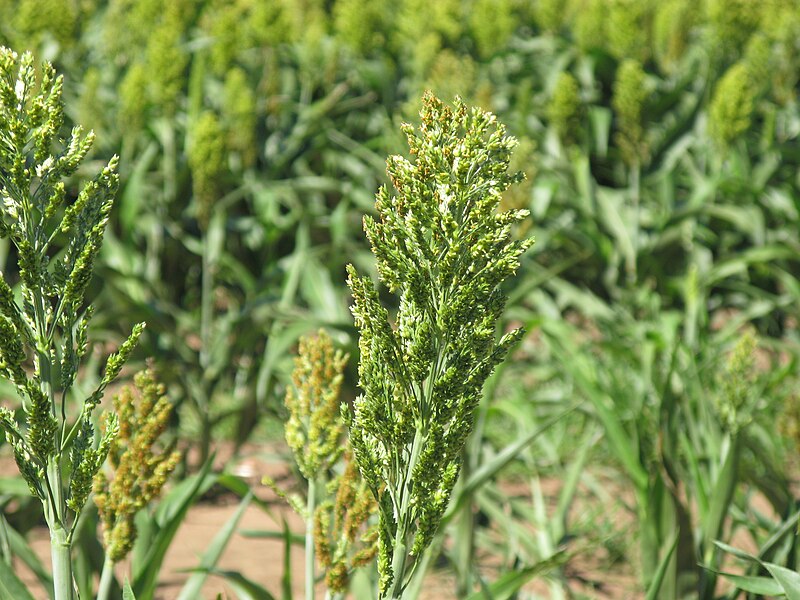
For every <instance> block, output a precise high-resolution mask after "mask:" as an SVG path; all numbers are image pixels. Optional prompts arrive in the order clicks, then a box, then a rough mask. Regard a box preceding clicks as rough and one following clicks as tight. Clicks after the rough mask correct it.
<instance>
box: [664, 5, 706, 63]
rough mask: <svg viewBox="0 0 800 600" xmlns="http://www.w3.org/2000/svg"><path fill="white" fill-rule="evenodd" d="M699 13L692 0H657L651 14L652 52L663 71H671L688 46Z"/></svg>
mask: <svg viewBox="0 0 800 600" xmlns="http://www.w3.org/2000/svg"><path fill="white" fill-rule="evenodd" d="M699 19H700V14H699V11H698V9H697V5H696V3H695V2H693V0H667V1H666V2H659V3H658V5H657V6H656V9H655V14H654V16H653V54H654V56H655V58H656V60H657V61H658V65H659V66H660V67H661V69H662V70H663V71H666V72H672V71H673V70H674V69H675V68H676V67H677V65H678V64H679V62H680V60H681V58H682V57H683V55H684V53H685V52H686V50H687V49H688V48H689V43H690V38H689V36H690V34H691V32H692V29H693V28H694V27H695V26H696V25H697V24H698V22H699Z"/></svg>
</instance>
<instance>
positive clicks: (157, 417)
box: [94, 368, 181, 600]
mask: <svg viewBox="0 0 800 600" xmlns="http://www.w3.org/2000/svg"><path fill="white" fill-rule="evenodd" d="M114 410H115V411H116V414H117V417H118V419H119V434H118V435H117V437H116V438H115V439H114V440H113V441H112V442H111V446H110V449H109V453H108V458H109V460H108V462H109V463H110V466H111V467H113V476H112V477H109V475H107V474H106V473H105V472H104V471H102V470H101V471H100V472H99V473H98V474H97V475H96V476H95V478H94V489H95V496H94V502H95V504H96V505H97V510H98V512H99V513H100V521H101V522H102V523H103V537H104V540H105V546H106V559H105V564H104V565H103V573H102V576H101V577H100V588H99V590H98V592H97V600H106V599H107V598H108V597H109V592H110V590H111V580H112V577H113V567H114V565H115V564H116V563H118V562H119V561H121V560H122V559H124V558H125V557H126V556H127V555H128V553H129V552H130V551H131V549H132V548H133V543H134V541H135V540H136V524H135V522H134V517H136V513H138V512H139V511H140V510H141V509H142V508H144V507H145V506H147V505H148V503H149V502H150V501H151V500H153V498H156V497H157V496H158V495H159V494H160V493H161V489H162V488H163V487H164V484H165V483H166V481H167V478H168V477H169V476H170V473H172V471H173V470H175V467H176V466H177V464H178V461H179V460H180V458H181V455H180V452H177V451H174V450H172V449H171V447H169V446H168V447H166V448H164V449H163V450H160V449H159V447H158V446H159V444H160V438H161V435H162V434H163V433H164V431H165V430H166V428H167V425H168V423H169V417H170V413H171V412H172V404H170V402H169V400H168V399H167V397H166V395H165V389H164V386H163V385H161V384H160V383H158V381H156V378H155V374H154V373H153V371H152V369H150V368H148V369H146V370H144V371H141V372H140V373H137V374H136V377H135V378H134V387H131V386H126V387H124V388H123V389H122V391H121V392H120V393H119V394H117V395H116V396H114Z"/></svg>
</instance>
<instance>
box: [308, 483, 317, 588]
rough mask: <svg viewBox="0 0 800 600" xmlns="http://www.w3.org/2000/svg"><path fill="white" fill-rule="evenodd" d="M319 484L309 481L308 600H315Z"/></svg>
mask: <svg viewBox="0 0 800 600" xmlns="http://www.w3.org/2000/svg"><path fill="white" fill-rule="evenodd" d="M316 495H317V482H316V480H315V479H314V478H313V477H312V478H311V479H309V480H308V500H307V504H306V510H307V511H308V515H307V516H306V600H314V582H315V581H316V577H315V576H314V567H315V564H314V511H315V510H316Z"/></svg>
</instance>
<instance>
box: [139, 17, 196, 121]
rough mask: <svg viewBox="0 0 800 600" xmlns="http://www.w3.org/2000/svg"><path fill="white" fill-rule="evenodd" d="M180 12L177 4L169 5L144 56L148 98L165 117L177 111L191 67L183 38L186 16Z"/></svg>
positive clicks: (150, 37)
mask: <svg viewBox="0 0 800 600" xmlns="http://www.w3.org/2000/svg"><path fill="white" fill-rule="evenodd" d="M179 11H180V7H179V6H178V5H175V4H173V3H169V4H167V5H166V9H165V15H164V18H163V19H162V20H161V22H160V23H159V24H158V25H157V26H156V27H155V29H153V31H152V32H151V33H150V36H149V39H148V42H147V48H146V53H145V56H146V61H145V66H146V69H147V73H148V75H149V82H150V84H149V87H148V92H149V97H150V99H151V101H152V103H153V105H154V106H156V107H158V109H159V110H160V112H161V113H162V114H164V115H166V116H172V115H174V114H175V112H176V111H177V110H178V104H179V102H180V98H181V96H182V94H183V90H184V88H185V86H186V80H187V78H186V71H187V67H188V65H189V53H188V51H187V49H186V48H185V47H184V44H183V40H182V38H181V35H182V31H183V28H182V23H183V17H182V16H181V15H180V12H179Z"/></svg>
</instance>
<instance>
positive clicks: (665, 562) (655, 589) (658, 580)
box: [645, 531, 679, 600]
mask: <svg viewBox="0 0 800 600" xmlns="http://www.w3.org/2000/svg"><path fill="white" fill-rule="evenodd" d="M678 538H679V536H678V532H677V531H676V532H675V534H674V535H673V537H672V543H670V546H669V550H667V553H666V554H665V555H664V557H663V558H662V559H661V562H660V563H659V565H658V568H657V569H656V572H655V575H653V581H651V582H650V587H649V588H648V590H647V595H646V596H645V600H656V598H658V593H659V592H660V591H661V584H662V583H664V576H665V575H666V574H667V569H668V568H669V563H670V561H671V560H672V555H673V554H675V548H677V547H678Z"/></svg>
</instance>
